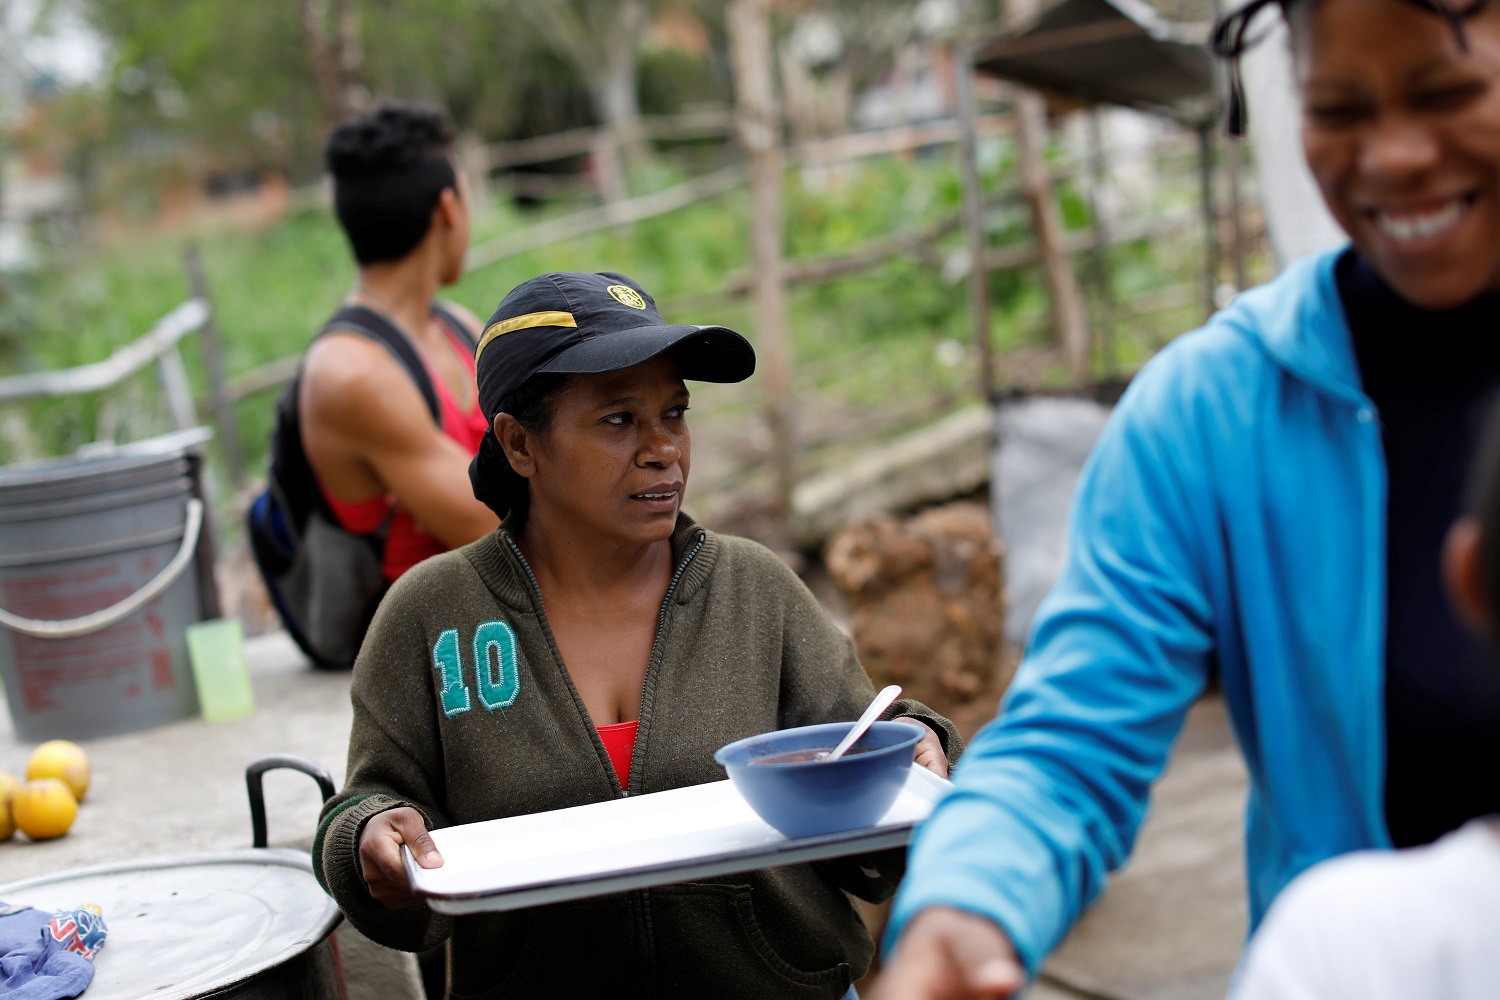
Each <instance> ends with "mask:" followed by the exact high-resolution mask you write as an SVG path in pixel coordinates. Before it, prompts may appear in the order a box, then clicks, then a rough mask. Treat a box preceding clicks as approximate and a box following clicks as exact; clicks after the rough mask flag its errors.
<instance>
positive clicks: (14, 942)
mask: <svg viewBox="0 0 1500 1000" xmlns="http://www.w3.org/2000/svg"><path fill="white" fill-rule="evenodd" d="M52 919H53V914H51V913H44V912H42V911H41V910H35V909H31V908H29V907H27V908H11V907H7V906H6V905H5V904H4V903H0V996H3V997H5V998H6V1000H62V998H63V997H76V996H78V994H80V993H82V992H83V991H84V990H85V989H86V988H87V987H88V985H89V983H90V982H91V981H92V980H93V978H94V963H93V962H91V961H89V960H88V959H87V958H85V957H83V956H82V955H80V954H77V953H75V952H74V951H72V950H69V941H67V940H58V939H57V937H56V936H55V935H54V934H53V928H52V927H51V926H49V925H50V924H51V923H52ZM96 934H97V938H98V942H97V943H98V944H102V943H103V938H104V929H103V922H102V921H99V922H98V924H97V929H96ZM74 947H77V943H76V941H75V942H74ZM95 950H97V946H96V947H95Z"/></svg>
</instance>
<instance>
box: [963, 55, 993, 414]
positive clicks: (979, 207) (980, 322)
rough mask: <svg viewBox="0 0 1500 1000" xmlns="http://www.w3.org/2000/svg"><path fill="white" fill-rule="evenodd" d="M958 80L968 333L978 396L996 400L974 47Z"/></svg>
mask: <svg viewBox="0 0 1500 1000" xmlns="http://www.w3.org/2000/svg"><path fill="white" fill-rule="evenodd" d="M954 72H955V73H956V74H957V77H958V95H957V96H958V121H959V125H960V127H961V128H962V129H963V132H962V138H961V139H960V141H959V145H958V156H959V165H960V171H959V173H960V176H961V177H962V178H963V186H964V237H965V243H966V245H967V246H968V248H969V329H970V330H971V331H972V332H973V336H974V348H975V350H976V351H977V352H978V354H979V395H980V398H981V399H985V400H990V401H993V400H994V398H995V352H994V350H993V348H992V347H991V344H990V281H989V277H990V273H989V269H988V268H986V267H985V266H984V258H985V250H986V248H987V244H988V241H987V240H986V238H985V233H984V190H983V188H982V187H981V186H980V183H979V164H978V162H977V157H978V153H977V146H978V138H977V136H976V134H975V130H976V126H975V120H976V119H977V118H978V115H979V111H978V108H977V106H976V105H975V101H974V46H973V45H969V44H966V45H964V46H963V48H962V49H960V51H959V56H958V64H957V66H956V67H955V68H954Z"/></svg>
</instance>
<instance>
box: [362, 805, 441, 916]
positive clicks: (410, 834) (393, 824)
mask: <svg viewBox="0 0 1500 1000" xmlns="http://www.w3.org/2000/svg"><path fill="white" fill-rule="evenodd" d="M402 844H405V845H406V846H407V847H409V848H411V853H412V857H414V858H416V859H417V864H419V865H421V866H422V867H423V868H441V867H442V866H443V856H442V855H441V854H439V853H438V849H437V845H435V844H434V843H433V842H432V835H431V834H429V833H428V832H427V824H426V823H425V822H424V821H423V819H422V814H421V813H419V812H417V811H416V810H415V809H413V808H411V807H410V806H398V807H397V808H395V809H387V810H386V811H385V812H382V813H376V814H375V815H374V816H373V817H371V818H370V820H369V822H367V823H366V824H365V828H364V830H363V831H361V833H360V835H359V871H360V874H361V875H363V876H364V879H365V884H366V885H367V886H369V887H370V895H371V896H373V897H375V901H376V902H377V903H380V904H381V905H383V906H384V907H386V909H389V910H399V909H401V908H403V907H407V906H415V905H417V904H418V903H420V902H421V899H420V898H419V897H418V896H417V895H416V894H415V893H414V892H412V891H411V882H410V881H408V879H407V877H406V866H405V865H404V864H402V863H401V845H402Z"/></svg>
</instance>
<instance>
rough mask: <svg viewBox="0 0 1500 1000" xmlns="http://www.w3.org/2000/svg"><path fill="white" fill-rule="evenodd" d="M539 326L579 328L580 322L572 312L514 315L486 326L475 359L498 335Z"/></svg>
mask: <svg viewBox="0 0 1500 1000" xmlns="http://www.w3.org/2000/svg"><path fill="white" fill-rule="evenodd" d="M539 326H571V327H573V328H574V329H577V328H578V322H577V321H576V320H574V319H573V314H572V313H570V312H539V313H527V314H526V315H525V316H512V317H511V318H510V319H502V320H500V321H499V322H498V323H491V324H490V325H489V326H488V327H486V328H485V331H484V336H482V337H480V338H479V346H478V347H476V348H474V360H475V361H478V360H479V355H481V354H483V353H484V349H485V348H486V347H488V346H489V344H490V341H492V340H494V339H495V338H496V337H503V336H505V335H506V334H507V333H515V332H516V331H517V330H533V329H535V328H536V327H539Z"/></svg>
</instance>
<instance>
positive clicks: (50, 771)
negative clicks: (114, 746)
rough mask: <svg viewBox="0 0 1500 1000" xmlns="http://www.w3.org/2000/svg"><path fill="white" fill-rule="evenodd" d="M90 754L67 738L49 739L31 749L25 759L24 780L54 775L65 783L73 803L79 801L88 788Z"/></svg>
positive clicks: (52, 776)
mask: <svg viewBox="0 0 1500 1000" xmlns="http://www.w3.org/2000/svg"><path fill="white" fill-rule="evenodd" d="M90 774H91V770H90V768H89V755H88V754H86V753H84V752H83V747H81V746H79V745H78V744H77V743H69V742H68V741H67V740H48V741H47V742H46V743H43V744H42V745H41V746H39V747H37V748H36V749H35V750H33V751H31V759H30V760H28V761H27V762H26V780H27V781H35V780H37V779H38V778H57V779H58V780H60V781H62V782H63V784H65V785H67V786H68V789H69V791H71V792H72V793H73V799H74V801H75V802H82V801H83V796H84V793H86V792H87V791H88V790H89V775H90Z"/></svg>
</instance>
